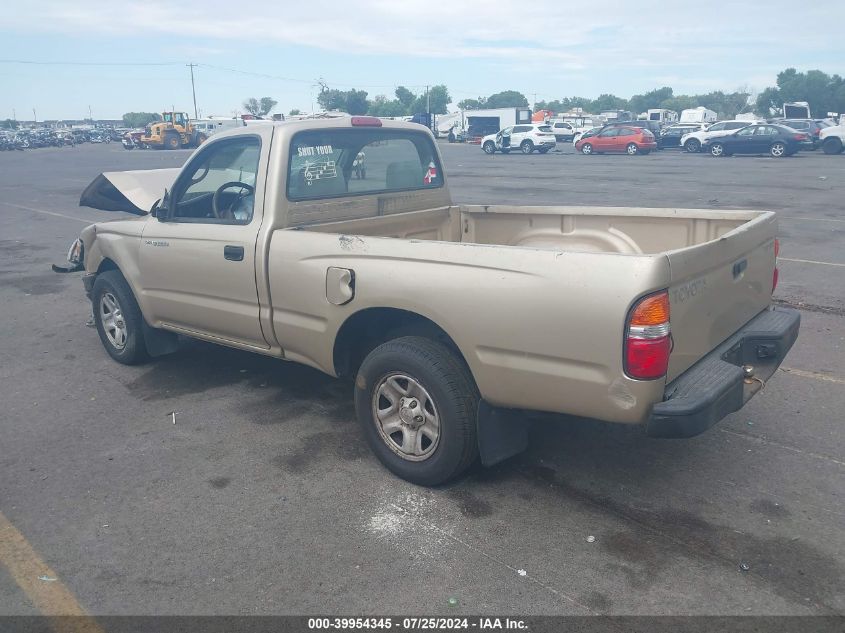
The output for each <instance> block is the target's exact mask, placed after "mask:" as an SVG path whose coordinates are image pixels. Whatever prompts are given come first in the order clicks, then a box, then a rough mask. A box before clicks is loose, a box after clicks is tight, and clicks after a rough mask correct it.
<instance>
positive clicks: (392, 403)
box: [58, 117, 799, 485]
mask: <svg viewBox="0 0 845 633" xmlns="http://www.w3.org/2000/svg"><path fill="white" fill-rule="evenodd" d="M362 153H363V154H364V155H366V160H367V169H366V175H363V174H361V173H360V171H358V172H356V170H355V169H354V165H355V161H356V159H357V157H358V156H359V155H361V154H362ZM526 186H530V181H528V182H526ZM165 188H166V190H165ZM81 203H82V204H85V205H89V206H94V207H96V208H101V209H113V210H124V211H130V212H135V213H137V214H139V216H140V217H137V218H131V219H119V220H115V221H111V222H103V223H98V224H94V225H92V226H89V227H87V228H86V229H84V230H83V231H82V234H81V237H80V238H79V240H77V241H76V242H75V243H74V245H73V246H72V248H71V250H70V253H69V256H68V259H69V262H68V263H67V264H65V265H63V266H60V267H58V268H59V269H61V270H65V271H73V270H82V269H84V271H85V274H84V277H83V281H84V283H85V290H86V292H87V294H88V296H89V297H90V299H91V302H92V305H93V311H94V318H95V322H96V326H97V331H98V332H99V335H100V339H101V340H102V343H103V346H104V347H105V349H106V351H107V352H108V353H109V354H110V355H111V356H112V358H114V359H115V360H116V361H118V362H121V363H127V364H132V363H139V362H142V361H145V360H147V359H148V358H150V357H151V356H157V355H161V354H164V353H168V352H170V351H173V350H174V349H176V346H177V343H178V336H180V335H181V336H188V337H194V338H198V339H203V340H206V341H211V342H214V343H219V344H221V345H228V346H231V347H236V348H239V349H243V350H248V351H252V352H256V353H259V354H266V355H269V356H275V357H277V358H280V359H284V360H288V361H293V362H297V363H303V364H305V365H309V366H311V367H316V368H317V369H319V370H321V371H323V372H325V373H327V374H330V375H332V376H339V377H341V376H346V377H349V378H350V379H351V382H352V383H354V399H355V407H356V411H357V416H358V418H359V420H360V423H361V427H362V430H363V433H364V434H365V436H366V438H367V440H368V442H369V445H370V446H371V447H372V449H373V451H374V452H375V454H376V455H377V456H378V458H379V459H380V460H381V461H382V462H383V463H384V465H385V466H386V467H387V468H389V469H390V470H391V471H393V472H394V473H396V474H397V475H399V476H400V477H404V478H405V479H408V480H410V481H413V482H416V483H420V484H425V485H434V484H439V483H442V482H444V481H447V480H449V479H451V478H454V477H456V476H457V475H459V474H460V473H461V472H463V471H464V470H465V469H466V468H467V467H468V466H470V465H471V464H472V463H473V462H474V461H475V460H476V459H478V458H479V457H480V459H481V461H482V462H483V463H484V464H486V465H489V464H493V463H496V462H497V461H500V460H502V459H505V458H507V457H509V456H511V455H513V454H516V453H518V452H519V451H521V450H523V449H524V448H525V446H526V443H527V434H526V431H525V427H526V424H525V422H524V420H525V412H526V411H532V410H533V411H545V412H557V413H565V414H571V415H576V416H584V417H589V418H595V419H599V420H606V421H610V422H618V423H625V424H636V425H640V426H642V428H643V429H644V431H645V432H646V433H648V434H649V435H652V436H656V437H689V436H692V435H696V434H698V433H701V432H702V431H704V430H705V429H707V428H708V427H710V426H711V425H713V424H714V423H716V422H717V421H719V420H720V419H721V418H723V417H724V416H725V415H727V414H728V413H730V412H732V411H736V410H738V409H739V408H741V407H742V406H743V404H744V403H745V402H746V401H747V400H748V399H749V398H750V397H751V396H752V395H754V394H755V393H756V392H757V391H758V390H759V389H760V388H761V387H762V385H763V384H764V383H765V381H766V380H767V379H768V378H769V377H770V376H771V375H772V373H773V372H774V371H775V369H776V368H777V367H778V365H779V364H780V363H781V361H782V360H783V358H784V356H785V355H786V353H787V352H788V351H789V349H790V347H791V346H792V344H793V342H794V341H795V339H796V337H797V335H798V328H799V315H798V313H797V312H796V311H794V310H788V309H784V308H779V307H773V306H772V300H771V295H772V292H773V289H774V286H775V284H776V283H777V275H778V271H777V250H778V243H777V240H776V228H777V227H776V221H775V215H774V214H773V213H769V212H763V211H712V210H696V209H640V208H613V207H520V206H465V205H456V204H454V203H453V202H452V198H451V196H450V194H449V188H448V186H447V178H446V174H445V173H444V171H443V167H442V162H441V158H440V155H439V152H438V150H437V147H436V145H435V142H434V139H433V137H432V135H431V133H430V132H429V131H428V130H427V129H425V128H423V127H421V126H418V125H415V124H410V123H401V122H393V121H381V120H379V119H375V118H372V117H351V118H344V119H335V120H325V121H300V122H289V123H280V124H274V125H267V126H260V127H253V128H248V129H244V130H237V131H232V132H227V133H223V134H218V135H215V136H214V137H213V138H211V139H209V140H208V141H207V142H206V143H204V144H203V145H202V147H200V148H199V149H197V150H196V151H195V152H194V154H193V155H192V156H191V157H190V158H189V160H188V161H187V163H186V164H185V166H184V167H183V168H182V169H181V170H153V171H149V172H144V171H140V172H120V173H106V174H102V175H100V176H99V177H98V178H97V179H96V180H95V181H94V182H92V183H91V185H90V186H89V187H88V188H87V189H86V191H85V192H84V194H83V196H82V200H81Z"/></svg>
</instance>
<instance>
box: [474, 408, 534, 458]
mask: <svg viewBox="0 0 845 633" xmlns="http://www.w3.org/2000/svg"><path fill="white" fill-rule="evenodd" d="M476 424H477V425H478V452H479V454H480V455H481V463H482V464H483V465H485V466H493V465H494V464H498V463H499V462H503V461H505V460H506V459H508V458H509V457H513V456H514V455H518V454H519V453H521V452H522V451H524V450H525V449H526V448H528V421H527V420H526V419H525V416H524V414H522V413H521V412H520V411H516V410H514V409H500V408H498V407H493V406H491V405H489V404H487V402H485V401H484V400H481V401H480V402H479V403H478V417H477V422H476Z"/></svg>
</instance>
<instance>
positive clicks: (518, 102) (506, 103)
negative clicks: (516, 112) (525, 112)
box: [484, 90, 528, 108]
mask: <svg viewBox="0 0 845 633" xmlns="http://www.w3.org/2000/svg"><path fill="white" fill-rule="evenodd" d="M527 105H528V99H526V98H525V95H524V94H522V93H521V92H517V91H516V90H503V91H502V92H497V93H495V94H492V95H490V96H489V97H487V99H486V105H485V106H484V107H486V108H522V107H526V106H527Z"/></svg>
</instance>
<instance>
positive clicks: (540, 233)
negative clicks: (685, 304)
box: [303, 205, 766, 255]
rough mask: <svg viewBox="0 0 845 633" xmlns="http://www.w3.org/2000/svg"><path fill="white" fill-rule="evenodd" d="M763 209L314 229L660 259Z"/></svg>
mask: <svg viewBox="0 0 845 633" xmlns="http://www.w3.org/2000/svg"><path fill="white" fill-rule="evenodd" d="M764 215H766V212H760V211H709V210H702V209H649V208H635V207H522V206H520V207H516V206H504V205H502V206H481V205H468V206H450V207H442V208H438V209H427V210H423V211H413V212H409V213H399V214H395V215H383V216H378V217H372V218H360V219H354V220H345V221H344V220H341V221H333V222H325V223H321V224H315V225H311V226H308V227H303V228H305V229H306V230H309V231H319V232H326V233H349V234H352V235H362V236H363V235H367V236H373V237H394V238H400V239H414V240H438V241H447V242H463V243H469V244H486V245H498V246H520V247H525V248H542V249H549V250H566V251H578V252H592V253H619V254H635V255H656V254H659V253H665V252H667V251H674V250H678V249H682V248H686V247H689V246H695V245H698V244H703V243H705V242H709V241H712V240H716V239H718V238H720V237H722V236H723V235H725V234H726V233H729V232H730V231H732V230H734V229H736V228H737V227H739V226H741V225H743V224H745V223H747V222H750V221H752V220H754V219H756V218H759V217H761V216H764Z"/></svg>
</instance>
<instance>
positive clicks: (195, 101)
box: [187, 62, 200, 119]
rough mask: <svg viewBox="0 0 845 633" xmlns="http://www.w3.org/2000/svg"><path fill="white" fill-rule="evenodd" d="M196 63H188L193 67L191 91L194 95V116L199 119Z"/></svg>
mask: <svg viewBox="0 0 845 633" xmlns="http://www.w3.org/2000/svg"><path fill="white" fill-rule="evenodd" d="M196 65H197V64H194V63H193V62H192V63H190V64H187V66H188V67H189V68H190V69H191V93H192V94H193V95H194V118H195V119H198V118H200V117H199V113H198V112H197V88H196V86H195V85H194V66H196Z"/></svg>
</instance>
